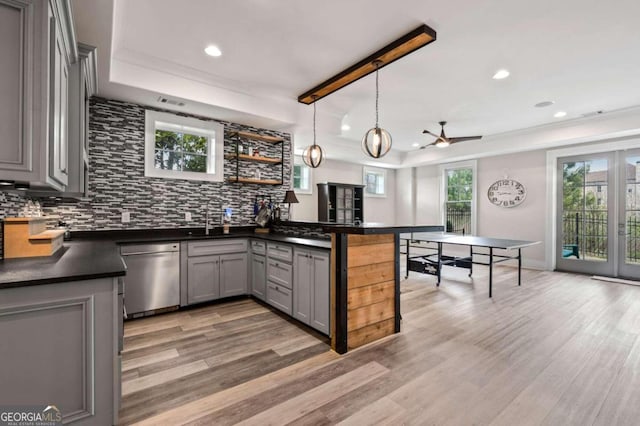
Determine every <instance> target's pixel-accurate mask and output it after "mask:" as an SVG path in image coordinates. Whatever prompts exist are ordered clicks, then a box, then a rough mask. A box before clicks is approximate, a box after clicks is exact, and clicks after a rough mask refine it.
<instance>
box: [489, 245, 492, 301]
mask: <svg viewBox="0 0 640 426" xmlns="http://www.w3.org/2000/svg"><path fill="white" fill-rule="evenodd" d="M492 287H493V247H489V297H492V296H493V295H492V290H493V289H492Z"/></svg>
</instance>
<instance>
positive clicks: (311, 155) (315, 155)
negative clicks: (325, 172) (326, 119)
mask: <svg viewBox="0 0 640 426" xmlns="http://www.w3.org/2000/svg"><path fill="white" fill-rule="evenodd" d="M316 98H317V97H314V100H315V99H316ZM323 159H324V152H322V148H320V145H316V103H315V102H314V103H313V145H309V146H308V147H306V148H305V149H304V151H303V152H302V161H304V164H306V165H307V166H309V167H311V168H312V169H315V168H316V167H318V166H319V165H320V163H322V160H323Z"/></svg>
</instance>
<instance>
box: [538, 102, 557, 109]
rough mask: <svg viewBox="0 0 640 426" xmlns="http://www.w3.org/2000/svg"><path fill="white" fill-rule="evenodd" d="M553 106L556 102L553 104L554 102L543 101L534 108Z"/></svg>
mask: <svg viewBox="0 0 640 426" xmlns="http://www.w3.org/2000/svg"><path fill="white" fill-rule="evenodd" d="M553 104H555V102H553V101H542V102H538V103H537V104H535V105H534V107H536V108H545V107H548V106H551V105H553Z"/></svg>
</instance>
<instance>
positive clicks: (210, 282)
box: [182, 239, 249, 305]
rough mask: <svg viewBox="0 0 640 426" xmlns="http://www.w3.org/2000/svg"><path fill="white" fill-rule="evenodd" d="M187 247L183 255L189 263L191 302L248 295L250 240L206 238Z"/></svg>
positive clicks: (188, 277)
mask: <svg viewBox="0 0 640 426" xmlns="http://www.w3.org/2000/svg"><path fill="white" fill-rule="evenodd" d="M186 246H187V247H186V250H184V251H183V252H182V256H186V265H187V273H186V286H187V292H186V293H187V294H186V296H187V303H186V304H187V305H191V304H194V303H201V302H208V301H210V300H216V299H219V298H222V297H229V296H238V295H242V294H247V282H248V270H249V264H248V256H247V240H246V239H222V240H203V241H195V242H190V243H188V244H187V245H186ZM183 264H184V263H183ZM182 305H184V304H182Z"/></svg>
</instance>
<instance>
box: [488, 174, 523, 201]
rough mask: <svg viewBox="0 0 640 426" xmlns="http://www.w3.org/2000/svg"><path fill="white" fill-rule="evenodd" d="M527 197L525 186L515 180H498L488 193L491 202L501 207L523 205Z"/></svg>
mask: <svg viewBox="0 0 640 426" xmlns="http://www.w3.org/2000/svg"><path fill="white" fill-rule="evenodd" d="M526 196H527V191H526V190H525V189H524V185H522V184H521V183H520V182H518V181H515V180H513V179H500V180H497V181H495V182H494V183H493V184H492V185H491V186H490V187H489V190H488V191H487V197H489V201H491V202H492V203H493V204H495V205H496V206H500V207H515V206H517V205H518V204H520V203H522V202H523V201H524V199H525V197H526Z"/></svg>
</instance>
